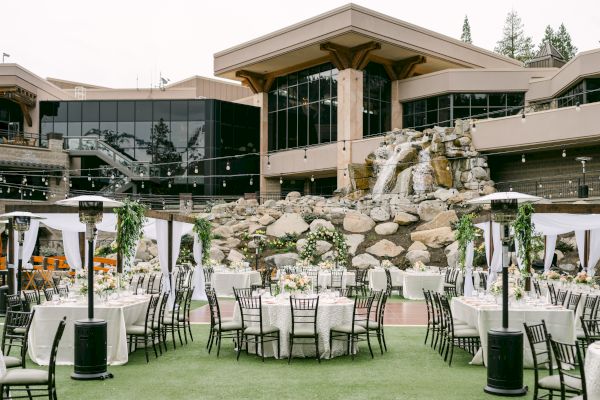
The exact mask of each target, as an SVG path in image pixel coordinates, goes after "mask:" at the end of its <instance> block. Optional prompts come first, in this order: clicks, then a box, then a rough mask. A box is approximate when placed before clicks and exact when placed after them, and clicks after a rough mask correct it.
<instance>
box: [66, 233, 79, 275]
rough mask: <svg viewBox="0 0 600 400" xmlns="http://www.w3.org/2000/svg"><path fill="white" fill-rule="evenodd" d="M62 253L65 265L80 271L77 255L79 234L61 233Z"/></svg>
mask: <svg viewBox="0 0 600 400" xmlns="http://www.w3.org/2000/svg"><path fill="white" fill-rule="evenodd" d="M62 242H63V251H64V252H65V257H66V259H67V263H68V264H69V266H70V267H71V268H73V269H76V270H80V269H81V254H80V253H79V232H72V231H62Z"/></svg>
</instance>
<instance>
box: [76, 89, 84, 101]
mask: <svg viewBox="0 0 600 400" xmlns="http://www.w3.org/2000/svg"><path fill="white" fill-rule="evenodd" d="M75 98H76V99H77V100H85V88H84V87H83V86H75Z"/></svg>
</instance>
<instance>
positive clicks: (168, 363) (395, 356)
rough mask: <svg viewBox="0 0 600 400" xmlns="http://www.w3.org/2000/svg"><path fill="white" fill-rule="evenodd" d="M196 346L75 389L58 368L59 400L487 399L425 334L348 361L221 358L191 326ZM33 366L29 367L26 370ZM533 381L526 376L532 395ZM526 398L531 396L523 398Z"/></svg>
mask: <svg viewBox="0 0 600 400" xmlns="http://www.w3.org/2000/svg"><path fill="white" fill-rule="evenodd" d="M193 332H194V337H195V341H194V342H193V343H191V344H188V345H186V346H184V347H182V348H178V349H177V350H176V351H173V350H172V349H171V348H170V350H169V351H168V352H167V353H166V354H163V356H161V357H159V358H158V359H155V358H154V356H152V358H151V359H150V363H149V364H146V362H145V359H144V352H143V351H137V352H136V353H135V354H133V355H130V358H129V363H128V364H127V365H124V366H119V367H110V368H109V370H110V371H111V372H112V373H114V375H115V378H114V379H110V380H106V381H88V382H81V381H73V380H71V379H70V378H69V374H70V373H71V372H72V367H60V366H59V367H57V387H58V397H59V399H93V400H102V399H110V400H118V399H127V400H130V399H219V400H222V399H253V400H257V399H302V400H308V399H331V400H334V399H345V400H351V399H361V400H362V399H411V400H416V399H424V400H425V399H428V400H429V399H444V400H452V399H457V400H468V399H478V400H479V399H485V398H490V399H491V398H493V397H492V396H488V395H486V394H484V393H483V386H484V385H485V379H486V370H485V368H483V367H480V366H471V365H469V364H468V362H469V359H470V356H469V355H468V354H467V353H465V352H463V351H461V350H457V351H456V352H455V354H454V361H453V364H452V367H448V364H447V363H444V361H443V360H442V359H441V358H440V356H439V355H438V354H437V352H435V351H433V350H432V349H431V348H430V347H429V346H424V345H423V334H424V328H418V327H405V328H402V327H394V328H392V327H390V328H387V329H386V336H387V338H388V340H387V342H388V349H389V351H388V353H386V354H384V355H383V356H381V355H380V354H379V353H376V355H375V359H371V357H370V356H369V355H368V351H367V350H366V344H364V343H363V344H361V351H360V353H359V355H358V356H357V357H356V359H355V360H354V361H351V360H350V358H349V357H338V358H335V359H333V360H324V361H323V362H322V363H321V364H320V365H319V364H318V363H317V361H316V360H314V359H294V360H293V362H292V364H291V365H288V364H287V362H286V361H284V360H274V359H267V360H266V361H265V363H262V362H261V361H260V358H258V357H256V356H254V355H250V356H248V355H246V354H242V355H241V357H240V361H239V362H237V361H235V357H234V353H233V345H232V343H231V342H229V341H227V342H224V346H223V348H222V350H221V357H220V358H218V359H217V358H216V355H215V353H214V352H213V354H212V355H209V354H208V352H207V351H206V349H205V347H204V346H205V343H206V338H207V335H208V326H207V325H194V326H193ZM31 364H32V363H30V365H31ZM532 381H533V373H532V371H531V370H526V371H525V384H528V385H529V386H530V387H532ZM529 396H530V395H529Z"/></svg>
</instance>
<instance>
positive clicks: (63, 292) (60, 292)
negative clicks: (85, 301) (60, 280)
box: [55, 285, 69, 298]
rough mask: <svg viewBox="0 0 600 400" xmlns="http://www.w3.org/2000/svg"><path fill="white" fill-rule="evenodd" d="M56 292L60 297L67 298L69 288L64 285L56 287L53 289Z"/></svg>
mask: <svg viewBox="0 0 600 400" xmlns="http://www.w3.org/2000/svg"><path fill="white" fill-rule="evenodd" d="M55 290H56V291H57V292H58V295H59V296H60V297H63V298H66V297H69V287H68V286H65V285H60V286H57V287H56V289H55Z"/></svg>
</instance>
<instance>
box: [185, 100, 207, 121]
mask: <svg viewBox="0 0 600 400" xmlns="http://www.w3.org/2000/svg"><path fill="white" fill-rule="evenodd" d="M205 108H206V103H205V101H204V100H190V101H189V102H188V110H189V116H188V118H189V120H190V121H204V120H206V119H208V118H207V116H206V113H205Z"/></svg>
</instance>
